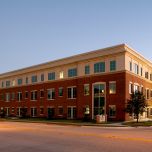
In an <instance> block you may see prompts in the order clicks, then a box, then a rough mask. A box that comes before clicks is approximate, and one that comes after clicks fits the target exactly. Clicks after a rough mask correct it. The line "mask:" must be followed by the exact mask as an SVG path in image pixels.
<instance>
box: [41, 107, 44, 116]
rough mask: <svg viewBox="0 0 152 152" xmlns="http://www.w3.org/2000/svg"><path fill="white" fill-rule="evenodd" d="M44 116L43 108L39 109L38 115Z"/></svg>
mask: <svg viewBox="0 0 152 152" xmlns="http://www.w3.org/2000/svg"><path fill="white" fill-rule="evenodd" d="M43 114H44V108H42V107H41V108H40V115H43Z"/></svg>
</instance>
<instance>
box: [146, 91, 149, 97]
mask: <svg viewBox="0 0 152 152" xmlns="http://www.w3.org/2000/svg"><path fill="white" fill-rule="evenodd" d="M146 99H149V89H146Z"/></svg>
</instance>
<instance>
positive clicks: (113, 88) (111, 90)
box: [109, 82, 116, 94]
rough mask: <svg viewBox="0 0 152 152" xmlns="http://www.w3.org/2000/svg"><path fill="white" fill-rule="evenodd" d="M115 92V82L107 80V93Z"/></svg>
mask: <svg viewBox="0 0 152 152" xmlns="http://www.w3.org/2000/svg"><path fill="white" fill-rule="evenodd" d="M115 93H116V82H109V94H115Z"/></svg>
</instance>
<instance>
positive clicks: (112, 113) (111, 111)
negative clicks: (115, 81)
mask: <svg viewBox="0 0 152 152" xmlns="http://www.w3.org/2000/svg"><path fill="white" fill-rule="evenodd" d="M109 117H116V105H109Z"/></svg>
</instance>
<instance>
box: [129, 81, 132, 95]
mask: <svg viewBox="0 0 152 152" xmlns="http://www.w3.org/2000/svg"><path fill="white" fill-rule="evenodd" d="M132 93H133V84H132V83H129V94H132Z"/></svg>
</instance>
